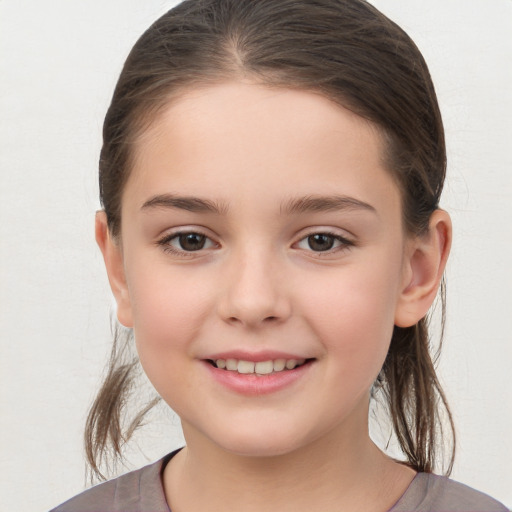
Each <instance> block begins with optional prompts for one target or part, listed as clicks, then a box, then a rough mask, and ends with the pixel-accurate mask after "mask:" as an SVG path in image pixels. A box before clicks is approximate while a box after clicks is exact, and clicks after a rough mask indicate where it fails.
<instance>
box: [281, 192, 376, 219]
mask: <svg viewBox="0 0 512 512" xmlns="http://www.w3.org/2000/svg"><path fill="white" fill-rule="evenodd" d="M336 210H365V211H369V212H372V213H375V214H377V210H376V209H375V208H374V207H373V206H372V205H370V204H368V203H365V202H364V201H361V200H359V199H356V198H355V197H349V196H339V195H332V196H305V197H300V198H298V199H290V200H289V201H288V202H286V203H285V204H284V205H283V207H281V213H287V214H292V213H308V212H327V211H336Z"/></svg>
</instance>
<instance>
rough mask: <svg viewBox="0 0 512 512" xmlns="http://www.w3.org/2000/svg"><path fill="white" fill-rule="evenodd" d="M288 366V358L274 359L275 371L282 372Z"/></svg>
mask: <svg viewBox="0 0 512 512" xmlns="http://www.w3.org/2000/svg"><path fill="white" fill-rule="evenodd" d="M285 368H286V359H276V360H275V361H274V371H275V372H282V371H283V370H284V369H285Z"/></svg>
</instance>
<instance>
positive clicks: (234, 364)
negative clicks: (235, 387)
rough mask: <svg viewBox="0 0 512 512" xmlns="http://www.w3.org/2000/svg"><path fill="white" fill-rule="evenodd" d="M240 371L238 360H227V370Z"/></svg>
mask: <svg viewBox="0 0 512 512" xmlns="http://www.w3.org/2000/svg"><path fill="white" fill-rule="evenodd" d="M237 369H238V361H237V360H236V359H227V360H226V370H232V371H234V370H237Z"/></svg>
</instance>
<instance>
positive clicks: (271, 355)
mask: <svg viewBox="0 0 512 512" xmlns="http://www.w3.org/2000/svg"><path fill="white" fill-rule="evenodd" d="M203 359H209V360H212V361H216V360H217V359H237V360H238V361H240V360H242V361H251V362H254V363H259V362H262V361H275V360H276V359H286V360H289V359H310V358H309V357H307V356H304V355H297V354H291V353H289V352H281V351H278V350H262V351H259V352H248V351H247V350H230V351H225V352H217V353H215V354H212V355H209V356H207V357H204V358H203Z"/></svg>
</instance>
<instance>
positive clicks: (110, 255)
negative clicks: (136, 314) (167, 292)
mask: <svg viewBox="0 0 512 512" xmlns="http://www.w3.org/2000/svg"><path fill="white" fill-rule="evenodd" d="M95 234H96V242H97V244H98V246H99V248H100V250H101V253H102V254H103V260H104V261H105V267H106V270H107V275H108V280H109V283H110V288H111V289H112V293H113V294H114V297H115V299H116V303H117V318H118V320H119V322H120V323H121V324H122V325H124V326H125V327H133V322H132V310H131V302H130V295H129V293H128V285H127V283H126V276H125V271H124V263H123V253H122V249H121V244H120V243H119V242H118V241H117V240H115V239H114V238H113V237H112V235H111V233H110V231H109V229H108V224H107V216H106V214H105V212H104V211H103V210H101V211H98V212H96V220H95Z"/></svg>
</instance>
